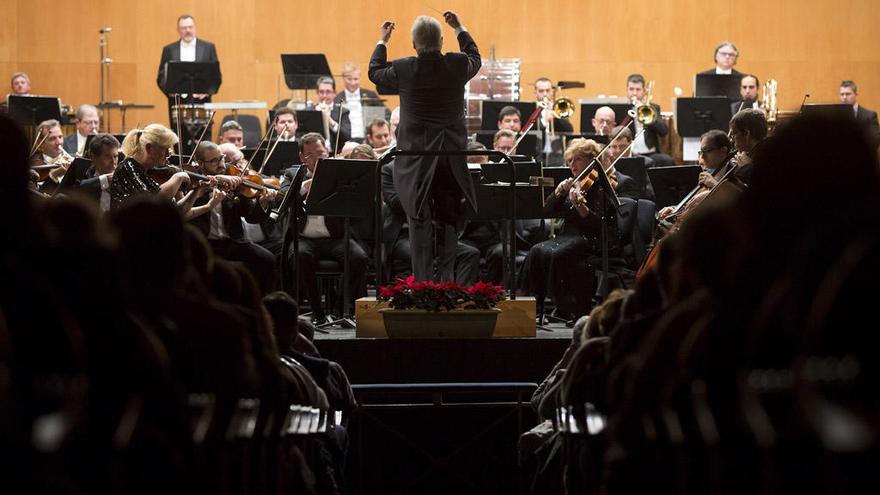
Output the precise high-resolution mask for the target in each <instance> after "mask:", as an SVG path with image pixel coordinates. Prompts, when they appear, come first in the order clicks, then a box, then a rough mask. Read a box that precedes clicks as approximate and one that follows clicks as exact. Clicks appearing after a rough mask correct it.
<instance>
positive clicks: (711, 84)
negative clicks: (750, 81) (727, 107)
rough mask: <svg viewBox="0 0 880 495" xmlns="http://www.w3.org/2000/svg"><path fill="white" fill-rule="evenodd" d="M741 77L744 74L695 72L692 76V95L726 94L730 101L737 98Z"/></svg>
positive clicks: (738, 97) (738, 96)
mask: <svg viewBox="0 0 880 495" xmlns="http://www.w3.org/2000/svg"><path fill="white" fill-rule="evenodd" d="M743 77H745V75H744V74H743V75H736V74H697V75H696V76H695V77H694V96H726V97H728V98H729V99H730V101H736V100H739V99H740V94H739V87H740V84H741V83H742V78H743Z"/></svg>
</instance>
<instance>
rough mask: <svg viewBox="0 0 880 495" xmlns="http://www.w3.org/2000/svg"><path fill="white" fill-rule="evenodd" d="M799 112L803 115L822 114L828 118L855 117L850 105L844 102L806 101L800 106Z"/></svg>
mask: <svg viewBox="0 0 880 495" xmlns="http://www.w3.org/2000/svg"><path fill="white" fill-rule="evenodd" d="M801 114H803V115H817V114H818V115H824V116H826V117H830V118H835V119H839V118H849V119H854V118H856V113H855V112H854V111H853V106H852V105H847V104H846V103H830V104H822V103H808V104H806V105H802V106H801Z"/></svg>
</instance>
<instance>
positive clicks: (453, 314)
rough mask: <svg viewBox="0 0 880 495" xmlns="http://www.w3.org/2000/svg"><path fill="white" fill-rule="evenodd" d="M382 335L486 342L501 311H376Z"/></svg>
mask: <svg viewBox="0 0 880 495" xmlns="http://www.w3.org/2000/svg"><path fill="white" fill-rule="evenodd" d="M379 313H380V314H381V315H382V319H383V320H384V323H385V333H386V334H388V337H389V338H392V339H488V338H491V337H492V334H493V333H494V332H495V323H496V322H497V321H498V315H499V314H500V313H501V310H500V309H498V308H493V309H455V310H452V311H426V310H422V309H391V308H384V309H380V310H379Z"/></svg>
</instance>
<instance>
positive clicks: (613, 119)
mask: <svg viewBox="0 0 880 495" xmlns="http://www.w3.org/2000/svg"><path fill="white" fill-rule="evenodd" d="M616 125H617V116H615V115H614V110H612V109H611V107H599V108H597V109H596V113H595V114H593V129H595V131H596V134H598V135H600V136H609V135H612V133H611V129H612V128H614V126H616Z"/></svg>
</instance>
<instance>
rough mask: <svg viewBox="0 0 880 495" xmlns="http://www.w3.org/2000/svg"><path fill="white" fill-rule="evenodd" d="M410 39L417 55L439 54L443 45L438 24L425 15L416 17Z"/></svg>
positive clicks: (435, 20)
mask: <svg viewBox="0 0 880 495" xmlns="http://www.w3.org/2000/svg"><path fill="white" fill-rule="evenodd" d="M412 39H413V46H414V47H415V49H416V52H417V53H428V52H439V51H440V48H441V46H442V43H443V41H442V40H443V38H442V35H441V27H440V22H439V21H437V19H434V18H433V17H430V16H426V15H420V16H418V17H416V21H415V22H414V23H413V27H412Z"/></svg>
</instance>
